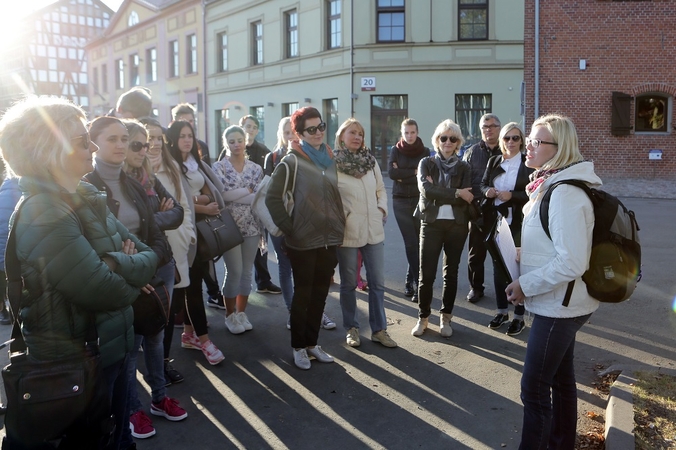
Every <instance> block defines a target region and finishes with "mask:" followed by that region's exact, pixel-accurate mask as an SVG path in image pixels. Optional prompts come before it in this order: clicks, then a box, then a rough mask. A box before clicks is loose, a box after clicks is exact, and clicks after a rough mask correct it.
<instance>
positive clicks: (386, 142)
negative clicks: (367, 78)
mask: <svg viewBox="0 0 676 450" xmlns="http://www.w3.org/2000/svg"><path fill="white" fill-rule="evenodd" d="M406 117H408V96H407V95H373V96H371V152H372V153H373V156H375V157H376V159H377V160H378V164H380V167H387V157H388V156H389V153H390V149H391V148H392V146H393V145H394V144H396V143H397V141H398V140H399V138H400V137H401V122H402V121H403V120H404V119H405V118H406Z"/></svg>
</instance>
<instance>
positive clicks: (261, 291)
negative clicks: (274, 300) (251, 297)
mask: <svg viewBox="0 0 676 450" xmlns="http://www.w3.org/2000/svg"><path fill="white" fill-rule="evenodd" d="M256 292H258V293H259V294H281V293H282V291H281V290H280V291H275V290H272V291H271V290H270V289H267V288H265V289H256Z"/></svg>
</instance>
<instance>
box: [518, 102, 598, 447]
mask: <svg viewBox="0 0 676 450" xmlns="http://www.w3.org/2000/svg"><path fill="white" fill-rule="evenodd" d="M526 165H527V166H528V167H532V168H534V169H536V170H535V172H533V174H532V175H531V182H530V183H529V184H528V185H527V186H526V194H527V195H528V203H526V205H525V206H524V207H523V214H524V218H523V225H522V231H521V255H520V260H521V261H520V269H521V276H519V278H518V279H516V280H514V281H513V282H512V283H510V284H509V286H507V289H506V291H507V300H508V301H509V302H511V303H513V304H515V305H518V304H522V305H523V304H525V307H526V309H527V310H528V311H529V312H531V313H533V323H532V324H531V327H530V333H529V335H528V345H527V346H526V358H525V360H524V364H523V375H522V377H521V401H522V402H523V427H522V430H521V445H520V447H519V448H521V449H526V448H528V449H546V448H557V449H573V448H574V447H575V437H576V426H577V386H576V384H575V365H574V359H575V337H576V335H577V332H578V330H579V329H580V328H581V327H582V325H584V324H585V323H587V321H588V320H589V317H590V316H591V315H592V313H593V312H594V311H596V309H597V308H598V307H599V302H598V301H597V300H596V299H595V298H593V297H591V296H590V295H589V293H588V292H587V286H586V284H585V283H584V281H583V280H582V274H583V273H584V272H585V270H586V269H587V267H588V265H589V256H590V255H591V243H592V233H593V231H594V208H593V206H592V203H591V201H590V200H589V197H587V194H585V193H584V191H583V190H582V189H580V188H578V187H576V186H570V185H562V186H559V187H557V188H556V189H555V190H554V191H553V192H552V196H551V199H550V202H549V231H550V232H551V238H550V237H549V236H547V234H546V233H545V230H544V229H543V227H542V223H541V222H540V214H539V210H540V201H541V199H542V196H543V194H544V193H545V192H546V191H547V189H549V187H550V186H552V184H554V183H556V182H557V181H561V180H567V179H568V180H570V179H572V180H581V181H583V182H585V183H586V184H587V185H589V187H594V188H598V187H599V186H600V185H601V179H600V178H599V177H598V176H597V175H596V174H595V173H594V164H593V163H592V162H590V161H585V160H584V157H583V156H582V154H581V153H580V148H579V146H578V137H577V131H576V130H575V125H574V124H573V122H572V121H571V120H570V119H569V118H568V117H564V116H561V115H558V114H550V115H546V116H542V117H540V118H538V119H537V120H536V121H535V122H533V126H532V128H531V131H530V137H528V138H526ZM571 282H572V283H573V284H572V285H571V284H570V283H571ZM571 286H572V290H571V292H567V291H568V289H569V288H570V287H571ZM566 297H568V300H569V302H568V303H567V304H566V303H565V302H564V300H565V299H566Z"/></svg>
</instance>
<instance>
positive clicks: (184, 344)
mask: <svg viewBox="0 0 676 450" xmlns="http://www.w3.org/2000/svg"><path fill="white" fill-rule="evenodd" d="M181 347H182V348H187V349H190V350H202V347H196V346H194V345H193V344H189V343H187V342H181Z"/></svg>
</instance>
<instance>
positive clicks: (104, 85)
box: [101, 64, 108, 94]
mask: <svg viewBox="0 0 676 450" xmlns="http://www.w3.org/2000/svg"><path fill="white" fill-rule="evenodd" d="M101 92H103V93H104V94H107V93H108V64H101Z"/></svg>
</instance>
